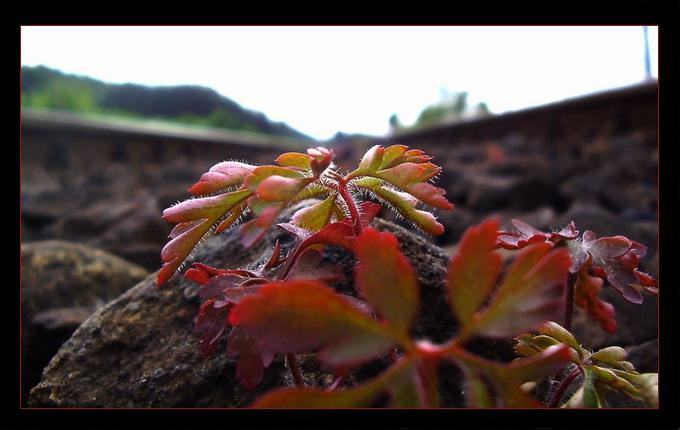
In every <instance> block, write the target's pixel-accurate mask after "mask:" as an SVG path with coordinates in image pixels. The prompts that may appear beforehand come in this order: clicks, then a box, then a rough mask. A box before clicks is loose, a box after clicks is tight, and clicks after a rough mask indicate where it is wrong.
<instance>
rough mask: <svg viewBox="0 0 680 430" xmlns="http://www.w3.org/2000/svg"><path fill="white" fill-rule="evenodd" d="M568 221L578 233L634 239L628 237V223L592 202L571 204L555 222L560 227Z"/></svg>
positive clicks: (629, 225)
mask: <svg viewBox="0 0 680 430" xmlns="http://www.w3.org/2000/svg"><path fill="white" fill-rule="evenodd" d="M569 221H574V223H575V224H576V228H577V229H578V230H579V231H581V232H584V231H586V230H592V231H594V232H595V234H597V235H598V237H599V236H616V235H623V236H626V237H629V238H630V239H634V238H633V237H630V236H629V235H630V232H631V231H632V227H631V224H630V223H628V222H625V221H623V220H621V219H620V218H619V217H617V216H616V215H615V214H613V213H612V212H610V211H608V210H606V209H604V208H602V207H601V206H599V205H598V204H595V203H592V202H588V201H583V200H581V201H576V202H574V203H572V205H571V206H570V207H569V209H568V210H567V211H566V212H565V213H564V214H562V215H561V216H560V217H559V218H558V220H557V222H558V224H559V225H561V226H564V225H567V224H568V223H569Z"/></svg>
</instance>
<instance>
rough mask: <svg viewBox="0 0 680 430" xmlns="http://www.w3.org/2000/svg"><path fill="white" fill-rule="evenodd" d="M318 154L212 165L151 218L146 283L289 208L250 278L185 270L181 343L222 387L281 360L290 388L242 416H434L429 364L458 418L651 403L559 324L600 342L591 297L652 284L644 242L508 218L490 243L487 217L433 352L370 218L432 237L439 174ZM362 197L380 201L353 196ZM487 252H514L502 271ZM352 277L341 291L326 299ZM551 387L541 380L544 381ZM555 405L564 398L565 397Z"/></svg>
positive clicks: (403, 267) (609, 358) (475, 232)
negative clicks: (377, 367)
mask: <svg viewBox="0 0 680 430" xmlns="http://www.w3.org/2000/svg"><path fill="white" fill-rule="evenodd" d="M333 157H334V154H333V151H332V150H330V149H327V148H323V147H316V148H310V149H308V150H307V152H306V153H297V152H288V153H284V154H282V155H280V156H279V157H277V158H276V160H275V164H274V165H264V166H253V165H250V164H247V163H246V162H244V161H224V162H221V163H218V164H216V165H215V166H213V167H212V168H211V169H210V170H209V171H208V172H206V173H204V174H203V175H202V176H201V177H200V179H199V180H198V182H196V183H195V184H194V185H192V186H191V187H190V188H189V192H190V193H192V194H193V195H194V197H193V198H191V199H189V200H186V201H184V202H181V203H178V204H176V205H174V206H172V207H171V208H168V209H166V210H165V211H164V213H163V218H164V219H165V220H167V221H169V222H172V223H175V224H176V226H175V228H174V229H173V230H172V233H171V234H170V237H169V238H170V241H169V242H168V244H167V245H166V246H165V247H164V248H163V251H162V252H161V257H162V261H163V266H162V268H161V270H160V271H159V274H158V278H157V284H158V286H159V287H161V286H162V285H164V284H166V283H168V282H169V281H170V280H171V278H172V277H173V275H174V274H175V273H176V272H177V271H178V270H179V269H180V268H181V267H182V265H183V264H184V261H185V259H186V258H187V256H189V255H190V253H191V252H192V250H193V249H194V247H195V246H196V245H197V244H198V243H199V242H200V241H201V240H203V239H204V238H205V237H206V236H209V235H210V234H214V233H219V232H222V231H225V230H226V229H231V228H234V227H235V226H236V224H237V223H238V222H240V221H241V220H242V219H245V218H246V217H247V216H252V218H251V219H249V220H248V221H246V222H245V223H244V224H242V225H241V226H240V227H239V232H238V234H239V236H240V240H241V243H242V244H243V245H244V246H245V247H250V246H253V245H254V244H256V243H258V242H259V241H261V240H262V238H263V237H264V235H265V234H266V232H267V231H269V230H270V229H272V228H275V223H276V222H277V219H278V218H279V216H280V214H281V213H282V211H283V210H284V209H286V208H288V207H290V206H292V205H293V204H296V203H297V202H299V201H300V200H303V199H308V198H313V199H316V202H315V203H311V204H309V205H306V206H304V207H301V208H299V209H297V210H295V212H294V213H293V214H292V216H291V217H290V219H288V220H286V221H285V222H280V221H279V224H276V228H280V229H282V230H283V231H285V232H286V233H288V234H290V235H291V236H292V238H293V240H294V244H293V246H292V247H291V248H289V250H288V251H287V252H286V253H282V251H281V248H282V247H281V246H280V244H279V242H277V243H276V244H275V245H274V248H273V250H272V251H271V257H269V259H268V261H267V262H266V263H263V264H262V265H261V266H258V267H249V268H229V269H219V268H214V267H210V266H207V265H205V264H202V263H200V262H195V263H193V264H192V266H191V268H189V269H188V270H187V271H186V272H185V273H184V276H185V277H186V278H187V279H189V280H191V281H192V282H194V283H196V284H197V285H198V286H197V288H198V296H199V298H200V300H201V306H200V309H199V312H198V316H197V319H196V324H195V328H194V332H195V334H196V335H197V337H198V340H197V343H198V348H199V349H200V351H201V352H202V353H203V354H204V355H206V356H210V355H213V354H215V353H217V352H218V350H219V348H220V345H221V343H220V342H221V341H222V340H224V339H226V350H225V352H224V353H226V354H227V355H228V356H229V357H232V358H235V359H236V360H237V361H236V369H235V375H236V378H237V379H238V381H239V382H240V384H241V385H243V387H245V388H246V389H248V390H254V389H255V388H257V387H258V386H259V385H260V383H261V381H262V380H263V378H264V375H265V374H266V372H267V371H268V370H267V369H268V368H269V366H270V365H271V363H272V362H273V360H274V359H275V357H277V356H285V358H286V363H287V365H288V367H289V369H290V372H291V374H292V377H293V380H294V382H295V385H296V387H295V388H290V387H278V388H275V389H273V390H271V391H268V392H266V393H264V394H263V395H262V396H260V397H259V398H258V399H257V400H256V401H255V402H254V403H253V404H252V406H253V407H260V408H285V407H295V408H312V407H319V408H354V407H373V406H375V405H376V402H378V401H380V402H381V404H383V403H384V402H386V403H384V404H385V405H386V406H387V407H399V408H417V407H429V408H436V407H441V406H444V404H443V398H442V395H441V393H440V392H439V387H440V386H441V380H440V379H441V378H442V377H443V376H442V373H441V372H440V368H441V367H442V365H443V364H447V365H453V366H456V367H457V368H458V369H459V370H460V372H461V375H463V378H464V381H463V384H464V392H465V401H466V404H467V405H468V406H469V407H482V408H486V407H508V408H514V407H520V408H544V407H603V406H605V405H606V399H607V396H608V394H609V393H611V392H612V391H617V392H621V393H624V394H626V395H628V396H629V397H631V398H633V399H634V400H637V401H640V402H643V403H644V404H645V405H647V406H648V407H656V405H658V394H657V392H658V389H657V383H658V381H657V376H656V374H655V373H645V374H639V373H638V372H636V371H635V369H634V367H633V366H632V364H631V363H630V362H628V361H625V358H626V355H625V351H624V350H623V349H621V348H619V347H616V346H611V347H607V348H603V349H601V350H599V351H596V352H591V351H588V350H586V349H584V348H582V347H581V345H580V344H579V343H578V342H577V341H576V339H575V338H574V336H573V335H572V334H571V333H570V332H569V327H568V324H566V327H563V326H561V325H559V324H558V323H556V322H554V321H555V320H560V319H561V318H562V317H564V319H565V321H567V322H570V321H571V312H572V311H573V304H576V305H577V306H580V307H582V308H584V309H585V310H586V311H587V312H588V314H589V315H590V317H591V318H593V319H594V320H596V321H597V322H598V323H599V324H600V326H601V327H602V329H603V330H605V331H606V332H613V331H615V330H616V320H615V313H614V309H613V306H612V305H611V304H609V303H607V302H604V301H603V300H602V299H601V298H600V297H599V294H600V292H601V290H602V288H604V287H605V286H611V287H612V288H615V289H616V291H618V292H619V293H620V294H621V295H622V296H623V297H624V298H625V299H626V300H628V301H630V302H632V303H640V302H641V301H642V297H643V296H642V293H643V292H646V293H649V294H653V295H655V294H656V293H657V292H658V284H657V282H656V280H654V279H653V278H652V277H651V276H650V275H648V274H646V273H644V272H641V271H640V270H638V268H637V266H638V263H639V261H640V259H641V258H643V257H644V255H645V253H646V248H645V247H644V245H642V244H640V243H638V242H635V241H632V240H629V239H627V238H625V237H623V236H613V237H602V238H597V236H596V235H595V233H593V232H591V231H585V232H584V233H583V235H581V236H579V231H578V230H576V226H575V225H574V223H573V222H572V223H570V224H569V225H567V226H566V227H564V228H563V229H561V230H560V231H556V232H549V233H548V232H542V231H539V230H537V229H535V228H533V227H532V226H530V225H529V224H526V223H524V222H522V221H520V220H513V226H514V227H515V229H516V230H515V231H500V229H499V221H498V220H497V219H488V220H486V221H484V222H482V223H480V224H479V225H476V226H471V227H470V228H469V229H468V230H467V231H466V233H465V234H464V235H463V238H462V239H461V242H460V246H459V247H458V252H457V254H456V255H454V256H453V257H452V258H451V260H450V261H449V265H448V270H447V275H446V279H445V281H446V289H445V291H442V294H443V295H444V296H443V298H442V299H443V300H446V301H447V302H448V305H449V308H450V309H449V310H450V312H451V314H452V315H453V316H454V317H455V318H456V319H457V321H458V323H459V324H458V331H457V333H456V334H455V335H454V336H453V337H452V338H450V339H449V340H447V341H445V342H443V343H440V344H434V343H432V342H430V341H428V340H427V339H421V338H417V339H414V338H412V335H411V333H412V332H413V328H414V324H416V322H417V321H418V319H419V318H420V316H421V315H420V314H421V313H422V312H427V311H428V310H427V309H425V310H423V309H421V289H422V286H421V285H420V284H419V282H418V276H417V274H416V272H415V269H414V268H413V267H412V265H411V262H410V261H409V260H408V259H407V258H406V257H405V256H404V254H403V253H402V250H401V244H400V243H399V241H398V240H397V237H396V236H395V235H394V234H392V233H390V232H379V231H377V230H375V229H374V228H372V227H371V222H372V220H373V218H375V217H376V216H377V215H378V214H379V213H380V211H381V209H382V208H383V207H387V208H390V209H392V210H394V211H395V212H396V214H397V215H398V216H400V217H403V218H405V219H407V220H409V221H410V222H411V223H412V224H413V226H414V228H417V229H420V230H422V231H423V232H425V233H427V234H432V235H440V234H442V233H443V231H444V227H443V226H442V224H440V223H439V222H438V221H437V218H436V217H435V215H434V214H433V213H432V212H430V210H429V209H437V210H452V209H453V208H454V206H453V204H452V203H451V202H449V201H448V200H447V198H446V193H445V191H444V190H443V189H441V188H438V187H436V186H435V185H433V184H432V183H431V182H432V181H433V180H434V179H435V178H436V177H437V176H438V175H439V174H440V173H441V168H440V167H439V166H437V165H436V164H434V163H433V162H432V157H431V156H429V155H428V154H426V153H425V152H423V151H421V150H417V149H410V148H408V147H407V146H405V145H392V146H388V147H383V146H380V145H376V146H373V147H372V148H370V149H369V150H368V151H367V152H366V154H365V155H364V156H363V157H362V159H361V160H360V162H359V164H358V166H357V168H356V169H354V170H352V171H349V172H343V173H340V172H339V171H337V169H336V167H335V165H334V164H333ZM367 196H368V197H370V198H371V199H374V200H377V201H378V202H380V204H378V203H375V202H373V201H370V200H362V199H363V198H365V197H367ZM328 246H338V247H341V248H344V249H345V250H347V251H349V252H351V253H352V255H353V257H354V258H355V260H356V265H355V267H354V271H353V273H345V272H344V270H343V268H341V267H339V266H336V265H334V263H327V262H324V259H323V252H324V248H325V247H328ZM499 248H504V249H507V250H513V251H516V253H517V255H516V257H515V258H514V261H513V262H512V263H511V264H510V266H509V267H508V268H507V270H503V266H502V264H501V255H500V253H499V250H498V249H499ZM348 278H353V284H352V285H353V288H354V294H352V295H347V294H341V293H340V292H338V291H336V290H335V289H334V288H333V283H334V282H336V281H339V280H344V279H348ZM484 337H486V338H501V339H513V338H514V339H515V342H516V345H515V352H516V355H517V357H516V359H515V360H513V361H511V362H509V363H505V362H496V361H493V360H490V359H488V358H485V357H482V356H479V355H477V354H475V353H474V352H472V351H470V350H469V349H468V348H467V344H468V341H470V340H473V339H476V338H484ZM297 354H313V356H314V358H315V359H316V360H317V361H318V362H320V363H321V364H322V365H323V366H325V367H326V368H328V369H331V370H332V371H333V372H334V373H335V374H336V375H337V376H338V377H337V379H336V381H335V382H334V383H333V384H332V386H331V387H329V388H324V387H320V386H318V387H317V386H306V385H305V382H304V378H303V373H302V369H301V366H299V365H298V363H297ZM379 359H382V360H387V362H388V363H389V364H388V365H387V367H386V369H384V370H383V371H382V372H380V373H378V374H377V375H375V376H373V377H372V378H370V379H368V380H363V381H358V382H357V381H354V382H352V383H349V382H348V376H350V375H352V374H353V372H355V371H357V370H359V369H361V368H362V366H364V365H366V364H367V363H370V362H372V361H375V360H379ZM564 373H567V375H566V376H565V377H563V378H561V379H559V380H557V381H552V378H554V377H555V375H561V374H564ZM546 380H548V381H552V382H553V383H554V386H555V387H556V388H555V389H554V390H553V391H552V392H551V393H552V394H551V398H549V399H547V400H546V399H542V398H539V397H538V396H537V395H536V394H534V393H533V392H532V390H533V388H534V387H536V386H537V384H538V383H540V382H541V381H546ZM567 394H568V395H567Z"/></svg>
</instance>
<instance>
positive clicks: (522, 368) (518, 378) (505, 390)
mask: <svg viewBox="0 0 680 430" xmlns="http://www.w3.org/2000/svg"><path fill="white" fill-rule="evenodd" d="M569 350H570V348H569V347H568V346H567V345H559V346H558V345H556V346H551V347H549V348H547V349H546V350H545V351H543V352H541V353H538V354H535V355H533V356H531V357H529V358H523V359H519V360H515V361H513V362H512V363H510V364H500V363H495V362H492V361H489V360H486V359H483V358H481V357H476V356H474V355H472V354H469V353H467V352H465V351H462V350H456V351H455V353H454V354H453V355H452V357H451V358H452V359H453V360H454V361H455V362H456V363H457V364H459V365H461V367H462V368H463V370H464V372H465V377H466V380H467V383H468V390H467V391H468V401H469V406H471V407H506V408H544V407H546V406H545V405H544V404H542V403H540V402H538V401H536V400H535V399H533V398H532V397H530V396H529V395H528V394H526V393H525V392H524V391H523V390H522V388H521V385H522V384H523V383H525V382H529V381H537V380H539V379H541V378H543V377H545V376H549V375H554V374H555V373H556V372H558V371H559V370H561V369H562V368H564V366H566V365H567V364H569V363H570V361H571V355H570V353H569Z"/></svg>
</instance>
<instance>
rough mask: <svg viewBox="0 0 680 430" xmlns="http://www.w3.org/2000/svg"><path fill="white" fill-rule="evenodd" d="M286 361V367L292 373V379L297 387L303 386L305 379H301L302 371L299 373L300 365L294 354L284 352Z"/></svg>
mask: <svg viewBox="0 0 680 430" xmlns="http://www.w3.org/2000/svg"><path fill="white" fill-rule="evenodd" d="M286 361H288V367H289V368H290V373H291V375H293V381H295V385H297V386H298V387H304V385H305V381H303V380H302V373H300V366H299V365H298V361H297V357H295V354H286Z"/></svg>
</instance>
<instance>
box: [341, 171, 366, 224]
mask: <svg viewBox="0 0 680 430" xmlns="http://www.w3.org/2000/svg"><path fill="white" fill-rule="evenodd" d="M338 192H339V193H340V197H342V199H343V200H344V201H345V203H346V204H347V208H348V209H349V213H350V215H351V216H352V222H353V223H354V234H355V235H356V236H359V235H360V234H361V219H360V218H359V210H358V209H357V207H356V205H355V204H354V199H353V198H352V196H351V195H350V194H349V190H348V189H347V183H346V182H345V181H344V180H343V181H338Z"/></svg>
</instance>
